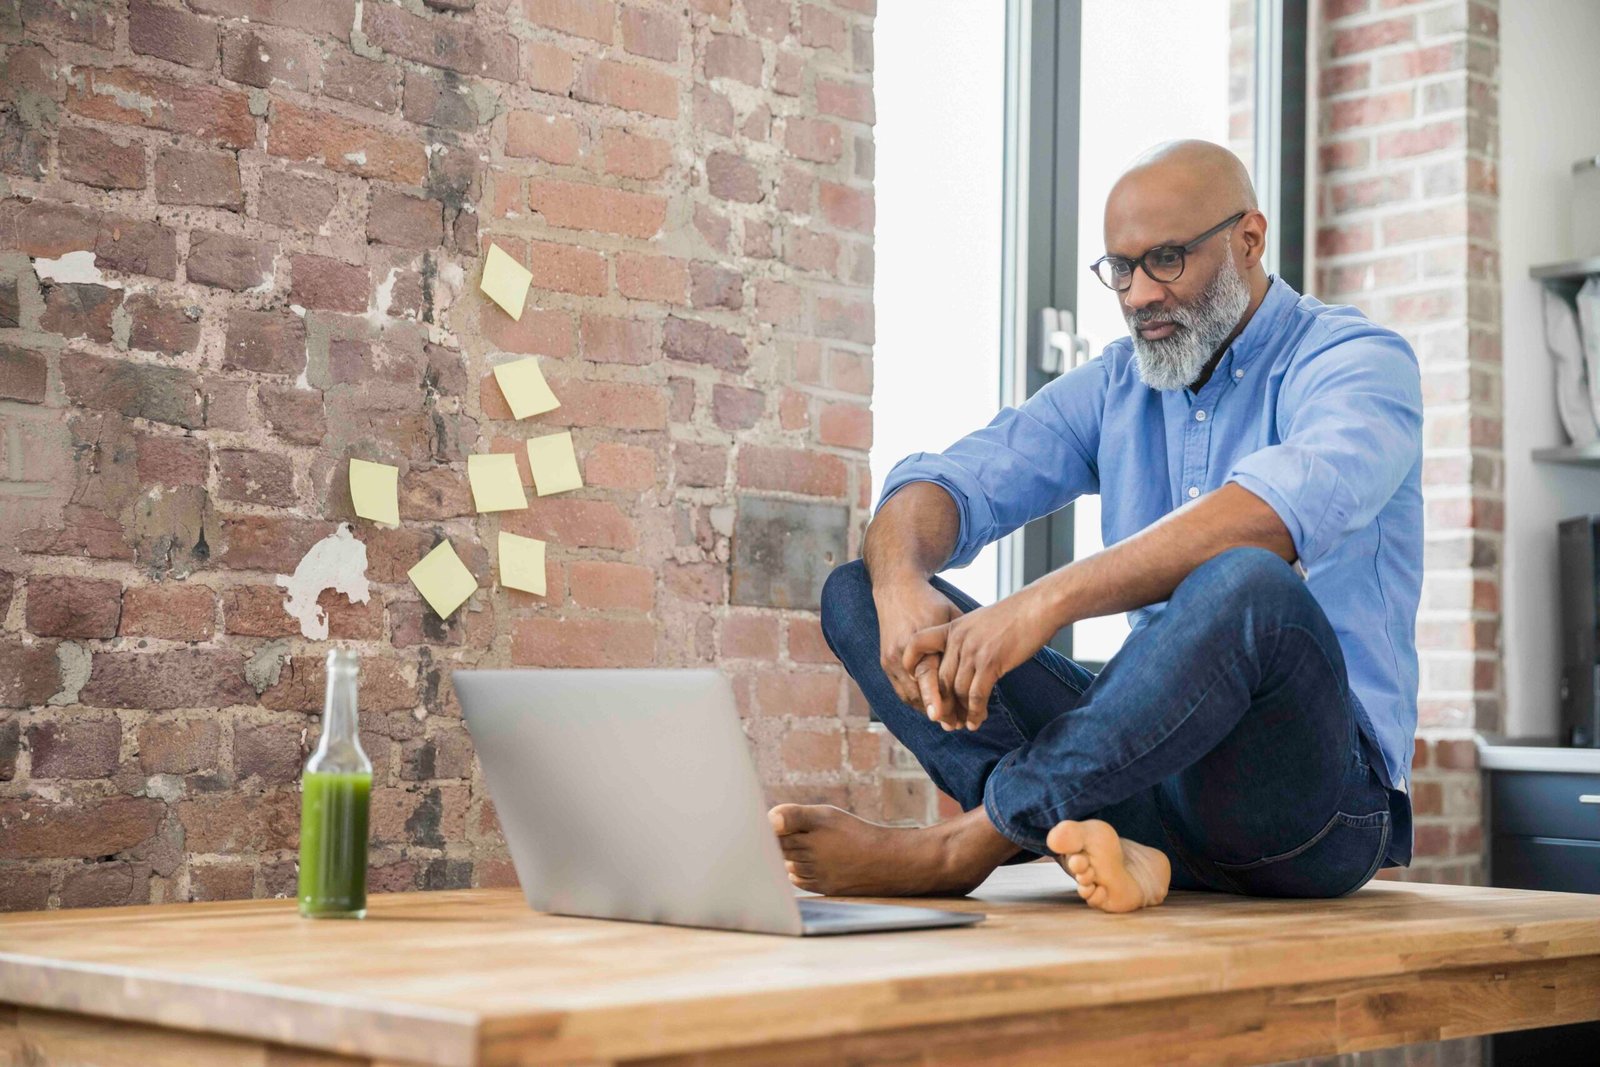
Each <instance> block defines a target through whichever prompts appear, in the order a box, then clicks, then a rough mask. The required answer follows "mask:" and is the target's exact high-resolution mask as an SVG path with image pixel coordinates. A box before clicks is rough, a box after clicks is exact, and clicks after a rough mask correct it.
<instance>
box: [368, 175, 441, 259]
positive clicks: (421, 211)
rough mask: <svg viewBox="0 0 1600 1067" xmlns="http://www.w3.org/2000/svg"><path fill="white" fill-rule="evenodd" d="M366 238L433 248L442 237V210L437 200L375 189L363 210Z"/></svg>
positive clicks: (393, 243) (406, 246)
mask: <svg viewBox="0 0 1600 1067" xmlns="http://www.w3.org/2000/svg"><path fill="white" fill-rule="evenodd" d="M367 239H368V240H369V241H380V242H382V243H384V244H391V245H399V246H401V247H403V248H433V247H436V246H437V245H439V244H440V243H441V242H442V241H443V240H444V211H443V209H442V207H441V206H440V204H439V202H438V201H437V200H424V199H422V198H421V197H416V196H408V195H406V194H405V193H400V192H396V191H395V190H393V189H375V190H373V193H372V207H371V208H370V209H369V210H368V213H367Z"/></svg>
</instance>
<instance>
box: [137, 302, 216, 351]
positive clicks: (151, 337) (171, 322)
mask: <svg viewBox="0 0 1600 1067" xmlns="http://www.w3.org/2000/svg"><path fill="white" fill-rule="evenodd" d="M126 306H127V311H128V315H129V317H130V319H131V322H130V324H129V327H128V347H129V348H131V349H135V350H140V351H145V352H160V353H162V354H163V355H168V356H176V355H181V354H182V353H184V352H192V351H194V349H195V347H196V346H197V345H198V344H199V343H200V309H199V308H198V307H177V306H175V305H172V304H163V303H161V302H160V301H159V300H157V299H156V298H155V297H153V296H151V295H150V294H149V293H135V294H133V295H132V296H130V297H128V302H127V305H126Z"/></svg>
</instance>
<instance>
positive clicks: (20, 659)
mask: <svg viewBox="0 0 1600 1067" xmlns="http://www.w3.org/2000/svg"><path fill="white" fill-rule="evenodd" d="M56 647H57V643H56V642H55V641H28V642H26V643H25V642H23V641H22V640H21V639H20V638H17V637H13V636H10V635H5V634H0V708H26V707H29V706H32V705H37V704H43V703H44V702H45V701H46V700H49V699H50V698H51V697H52V696H54V695H55V694H56V691H57V690H59V689H60V688H61V664H60V662H59V661H58V660H57V659H56ZM0 848H3V845H0Z"/></svg>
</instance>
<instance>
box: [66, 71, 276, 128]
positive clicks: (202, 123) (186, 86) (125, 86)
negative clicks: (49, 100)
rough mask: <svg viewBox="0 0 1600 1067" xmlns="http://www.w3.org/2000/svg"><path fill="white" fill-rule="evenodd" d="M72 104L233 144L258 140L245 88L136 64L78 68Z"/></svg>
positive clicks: (96, 114) (92, 113) (95, 114)
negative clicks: (141, 69)
mask: <svg viewBox="0 0 1600 1067" xmlns="http://www.w3.org/2000/svg"><path fill="white" fill-rule="evenodd" d="M67 108H68V109H69V110H71V111H74V112H76V113H77V114H79V115H84V116H87V117H89V118H93V119H100V120H102V121H105V122H121V123H125V124H128V125H133V126H145V127H148V128H150V129H155V130H167V131H169V132H171V133H182V134H187V135H188V136H190V137H197V138H200V139H201V140H204V141H207V142H210V143H212V144H215V145H220V146H223V147H227V148H247V147H250V146H251V145H253V144H254V143H255V136H256V120H255V117H254V116H252V115H251V114H250V101H249V98H248V97H247V96H245V94H243V93H238V92H233V91H231V90H227V89H218V88H215V87H213V86H209V85H195V84H193V83H188V82H176V81H172V80H171V79H168V78H160V77H156V76H155V75H152V74H140V73H137V72H135V71H131V70H125V69H120V68H119V69H115V70H99V69H95V68H91V67H76V68H74V70H73V76H72V78H71V79H70V81H69V84H68V88H67Z"/></svg>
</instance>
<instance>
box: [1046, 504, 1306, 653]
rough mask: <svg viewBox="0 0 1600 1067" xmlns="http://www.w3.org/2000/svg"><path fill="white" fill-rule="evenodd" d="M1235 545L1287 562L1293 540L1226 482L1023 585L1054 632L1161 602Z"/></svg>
mask: <svg viewBox="0 0 1600 1067" xmlns="http://www.w3.org/2000/svg"><path fill="white" fill-rule="evenodd" d="M1240 545H1254V546H1257V547H1260V548H1265V549H1267V550H1269V551H1271V552H1274V553H1276V554H1277V555H1278V556H1280V557H1282V558H1283V559H1284V561H1285V562H1293V560H1294V559H1295V548H1294V542H1293V540H1291V539H1290V537H1289V531H1288V530H1287V529H1286V528H1285V527H1284V525H1283V520H1281V519H1280V518H1278V514H1277V512H1275V511H1273V510H1272V508H1271V507H1270V506H1268V504H1267V503H1266V501H1264V500H1262V499H1261V498H1260V497H1258V496H1256V495H1255V494H1254V493H1252V492H1250V491H1249V490H1247V489H1244V488H1242V487H1241V486H1239V485H1237V484H1234V483H1232V482H1230V483H1228V484H1226V485H1224V486H1222V487H1221V488H1220V489H1217V490H1216V491H1215V492H1211V493H1207V494H1206V495H1205V496H1203V497H1201V498H1200V499H1199V500H1196V501H1195V502H1194V503H1193V504H1190V505H1189V506H1187V507H1183V508H1179V509H1178V510H1177V511H1173V512H1170V513H1169V514H1167V515H1166V516H1164V517H1162V518H1161V519H1160V520H1159V521H1157V522H1154V523H1152V524H1151V525H1149V526H1147V527H1145V528H1144V529H1143V530H1140V531H1139V532H1138V533H1137V534H1135V535H1134V536H1132V537H1129V538H1127V539H1126V540H1124V541H1121V542H1118V543H1117V544H1115V545H1112V546H1111V547H1110V548H1107V549H1105V550H1103V551H1101V552H1096V553H1095V554H1094V555H1092V556H1087V557H1085V558H1083V559H1080V560H1075V561H1074V562H1072V563H1069V564H1067V565H1066V566H1064V567H1061V568H1060V569H1058V570H1055V571H1052V572H1050V573H1049V574H1047V575H1045V576H1044V577H1042V578H1039V579H1038V580H1037V581H1035V582H1033V583H1032V584H1031V585H1030V587H1029V588H1035V587H1037V592H1038V593H1039V594H1041V595H1042V596H1043V598H1044V601H1045V603H1046V604H1047V605H1048V607H1047V610H1048V611H1049V612H1050V613H1051V616H1052V618H1053V619H1059V622H1058V623H1057V626H1058V628H1059V627H1064V626H1069V625H1071V624H1072V623H1074V622H1077V621H1078V620H1080V619H1090V618H1096V617H1098V616H1101V615H1114V614H1116V613H1118V612H1123V611H1131V610H1133V609H1134V608H1139V607H1143V606H1145V605H1146V604H1154V603H1156V602H1158V601H1162V600H1166V599H1167V598H1168V597H1170V596H1171V595H1172V591H1173V590H1174V589H1176V588H1177V587H1178V583H1180V582H1182V581H1183V579H1184V578H1186V577H1187V576H1188V574H1189V572H1190V571H1192V570H1194V569H1195V568H1196V567H1198V566H1200V564H1202V563H1204V562H1206V560H1208V559H1210V558H1211V557H1213V556H1215V555H1217V554H1219V553H1221V552H1223V551H1225V550H1227V549H1229V548H1234V547H1237V546H1240Z"/></svg>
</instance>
